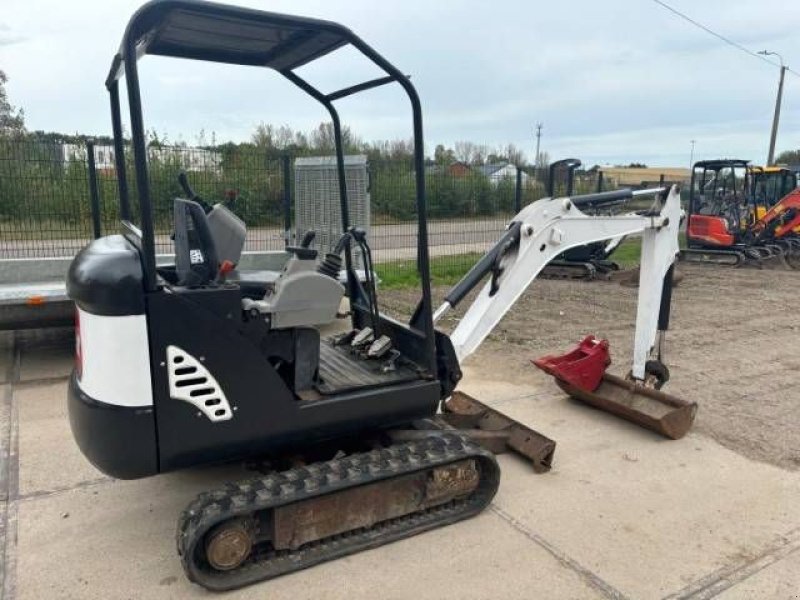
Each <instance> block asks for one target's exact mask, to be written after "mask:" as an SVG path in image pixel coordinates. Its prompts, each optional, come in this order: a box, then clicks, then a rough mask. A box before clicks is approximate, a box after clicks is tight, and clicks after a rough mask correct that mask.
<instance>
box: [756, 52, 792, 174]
mask: <svg viewBox="0 0 800 600" xmlns="http://www.w3.org/2000/svg"><path fill="white" fill-rule="evenodd" d="M759 54H761V55H763V56H770V55H771V56H777V57H778V60H780V61H781V76H780V79H779V80H778V97H777V98H776V99H775V116H773V117H772V134H771V135H770V138H769V154H768V155H767V165H771V164H772V163H773V162H774V160H775V138H777V137H778V121H780V119H781V100H782V98H783V77H784V75H786V69H787V68H788V67H787V66H786V65H784V64H783V57H782V56H781V55H780V54H778V53H777V52H771V51H769V50H762V51H761V52H759Z"/></svg>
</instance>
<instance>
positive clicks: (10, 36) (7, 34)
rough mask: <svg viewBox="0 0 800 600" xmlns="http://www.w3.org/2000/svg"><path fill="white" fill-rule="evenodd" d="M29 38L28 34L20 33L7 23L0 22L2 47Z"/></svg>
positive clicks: (0, 42)
mask: <svg viewBox="0 0 800 600" xmlns="http://www.w3.org/2000/svg"><path fill="white" fill-rule="evenodd" d="M27 39H28V37H27V36H24V35H22V34H20V33H15V32H14V31H13V30H12V29H11V26H9V25H7V24H5V23H0V47H2V46H10V45H12V44H18V43H20V42H24V41H26V40H27Z"/></svg>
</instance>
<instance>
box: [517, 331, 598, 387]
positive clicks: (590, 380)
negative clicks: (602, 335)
mask: <svg viewBox="0 0 800 600" xmlns="http://www.w3.org/2000/svg"><path fill="white" fill-rule="evenodd" d="M531 362H532V363H533V364H534V365H536V366H537V367H539V368H540V369H541V370H542V371H544V372H545V373H547V374H548V375H552V376H553V377H555V378H556V379H558V380H560V381H563V382H564V383H568V384H570V385H571V386H573V387H576V388H578V389H581V390H584V391H587V392H593V391H595V390H596V389H597V388H598V387H599V386H600V382H601V381H602V380H603V374H604V373H605V372H606V369H607V368H608V365H610V364H611V354H610V353H609V351H608V340H598V339H597V338H595V337H594V336H593V335H587V336H586V337H585V338H584V339H583V341H582V342H581V343H580V344H578V346H577V347H576V348H575V349H574V350H572V351H571V352H567V353H566V354H562V355H561V356H554V355H551V356H543V357H541V358H537V359H535V360H533V361H531Z"/></svg>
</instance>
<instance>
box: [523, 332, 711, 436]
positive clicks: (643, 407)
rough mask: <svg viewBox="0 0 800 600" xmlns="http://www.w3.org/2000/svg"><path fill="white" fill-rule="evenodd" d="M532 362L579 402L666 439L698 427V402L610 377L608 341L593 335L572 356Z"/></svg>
mask: <svg viewBox="0 0 800 600" xmlns="http://www.w3.org/2000/svg"><path fill="white" fill-rule="evenodd" d="M531 362H533V364H534V365H536V366H537V367H539V368H540V369H542V370H543V371H545V372H546V373H548V374H550V375H552V376H553V377H555V378H556V383H557V384H558V386H559V387H560V388H561V389H562V390H564V391H565V392H566V393H567V394H569V395H570V396H572V397H573V398H575V399H576V400H580V401H582V402H585V403H587V404H591V405H592V406H594V407H596V408H599V409H600V410H603V411H606V412H610V413H612V414H615V415H617V416H618V417H622V418H623V419H627V420H628V421H631V422H633V423H636V424H637V425H640V426H642V427H646V428H647V429H652V430H653V431H656V432H658V433H660V434H661V435H663V436H665V437H668V438H672V439H674V440H676V439H678V438H681V437H683V436H684V435H686V432H687V431H689V429H690V428H691V427H692V423H694V417H695V414H696V413H697V404H696V403H695V402H687V401H686V400H682V399H681V398H676V397H675V396H671V395H669V394H665V393H664V392H661V391H659V390H654V389H651V388H649V387H645V386H644V385H642V384H641V383H638V382H634V381H628V380H626V379H622V378H620V377H616V376H614V375H612V374H610V373H606V372H605V370H606V368H607V367H608V365H610V364H611V358H610V355H609V352H608V341H607V340H600V341H598V340H597V339H595V338H594V336H591V335H590V336H587V337H586V338H585V339H584V340H583V341H582V342H581V343H580V344H579V345H578V347H577V348H575V349H574V350H573V351H572V352H568V353H567V354H563V355H561V356H544V357H542V358H539V359H536V360H534V361H531Z"/></svg>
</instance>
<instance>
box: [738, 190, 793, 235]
mask: <svg viewBox="0 0 800 600" xmlns="http://www.w3.org/2000/svg"><path fill="white" fill-rule="evenodd" d="M798 228H800V189H796V190H792V191H791V192H789V193H788V194H787V195H786V196H784V197H783V198H781V199H780V200H779V201H778V202H777V203H776V204H775V205H774V206H773V207H772V208H770V209H769V210H768V211H767V212H766V213H765V214H764V216H763V217H761V218H760V219H759V220H758V221H756V222H755V223H754V224H753V226H752V228H751V230H750V231H751V233H752V235H753V237H754V238H755V239H756V240H763V239H764V238H765V237H772V238H774V239H780V238H782V237H783V236H785V235H787V234H790V233H792V232H794V231H795V230H797V229H798Z"/></svg>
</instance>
